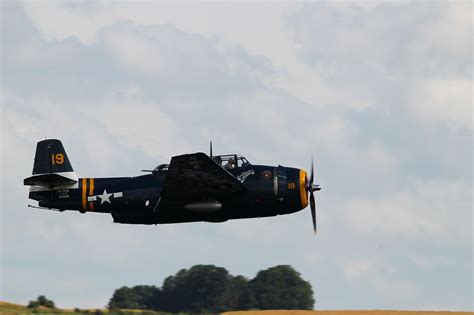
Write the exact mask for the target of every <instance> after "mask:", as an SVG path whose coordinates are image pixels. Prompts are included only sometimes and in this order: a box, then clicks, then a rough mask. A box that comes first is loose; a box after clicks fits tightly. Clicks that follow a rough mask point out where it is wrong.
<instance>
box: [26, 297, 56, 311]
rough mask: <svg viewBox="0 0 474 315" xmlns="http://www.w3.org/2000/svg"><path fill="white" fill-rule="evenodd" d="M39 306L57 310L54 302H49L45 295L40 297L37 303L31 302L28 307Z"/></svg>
mask: <svg viewBox="0 0 474 315" xmlns="http://www.w3.org/2000/svg"><path fill="white" fill-rule="evenodd" d="M38 306H44V307H47V308H55V305H54V302H53V301H51V300H48V299H47V298H46V297H45V296H44V295H40V296H38V298H37V299H36V301H30V302H29V303H28V306H27V307H29V308H34V307H38Z"/></svg>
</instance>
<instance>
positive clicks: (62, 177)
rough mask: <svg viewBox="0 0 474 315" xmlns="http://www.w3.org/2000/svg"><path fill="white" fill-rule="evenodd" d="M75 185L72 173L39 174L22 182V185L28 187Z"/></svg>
mask: <svg viewBox="0 0 474 315" xmlns="http://www.w3.org/2000/svg"><path fill="white" fill-rule="evenodd" d="M75 183H77V176H76V174H75V173H74V172H64V173H53V174H39V175H33V176H31V177H28V178H25V179H24V180H23V184H24V185H28V186H65V185H72V184H75Z"/></svg>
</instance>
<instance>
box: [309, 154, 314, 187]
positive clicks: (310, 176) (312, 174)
mask: <svg viewBox="0 0 474 315" xmlns="http://www.w3.org/2000/svg"><path fill="white" fill-rule="evenodd" d="M313 180H314V165H313V157H311V173H310V175H309V186H310V187H311V185H312V184H313Z"/></svg>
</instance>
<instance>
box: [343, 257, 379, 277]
mask: <svg viewBox="0 0 474 315" xmlns="http://www.w3.org/2000/svg"><path fill="white" fill-rule="evenodd" d="M374 267H375V266H374V264H373V262H372V261H370V260H368V259H359V260H354V261H350V262H349V263H347V264H346V265H345V266H344V275H345V276H346V277H347V278H348V279H349V280H352V279H359V278H360V277H361V276H362V275H363V274H367V273H370V272H373V271H374V270H373V269H375V268H374Z"/></svg>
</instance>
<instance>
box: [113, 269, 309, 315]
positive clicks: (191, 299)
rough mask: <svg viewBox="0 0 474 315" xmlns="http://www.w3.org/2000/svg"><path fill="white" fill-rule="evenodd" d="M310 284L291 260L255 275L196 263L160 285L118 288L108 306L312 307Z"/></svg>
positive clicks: (170, 309) (186, 308)
mask: <svg viewBox="0 0 474 315" xmlns="http://www.w3.org/2000/svg"><path fill="white" fill-rule="evenodd" d="M314 303H315V300H314V298H313V289H312V287H311V284H310V283H309V282H308V281H305V280H303V279H302V278H301V275H300V273H299V272H297V271H296V270H295V269H293V267H291V266H289V265H280V266H275V267H272V268H268V269H266V270H261V271H259V272H258V273H257V275H256V276H255V278H253V279H247V278H246V277H244V276H240V275H237V276H233V275H231V274H230V273H229V272H228V271H227V270H226V269H225V268H223V267H217V266H214V265H195V266H192V267H191V268H189V269H181V270H180V271H178V272H177V273H176V274H175V275H174V276H169V277H167V278H166V279H165V280H164V281H163V285H162V286H161V287H156V286H154V285H137V286H134V287H125V286H124V287H121V288H119V289H116V290H115V292H114V294H113V296H112V298H111V299H110V301H109V304H108V308H110V309H143V310H154V311H163V312H190V313H192V312H199V313H205V312H210V313H218V312H225V311H232V310H249V309H262V310H263V309H303V310H309V309H313V306H314Z"/></svg>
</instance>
